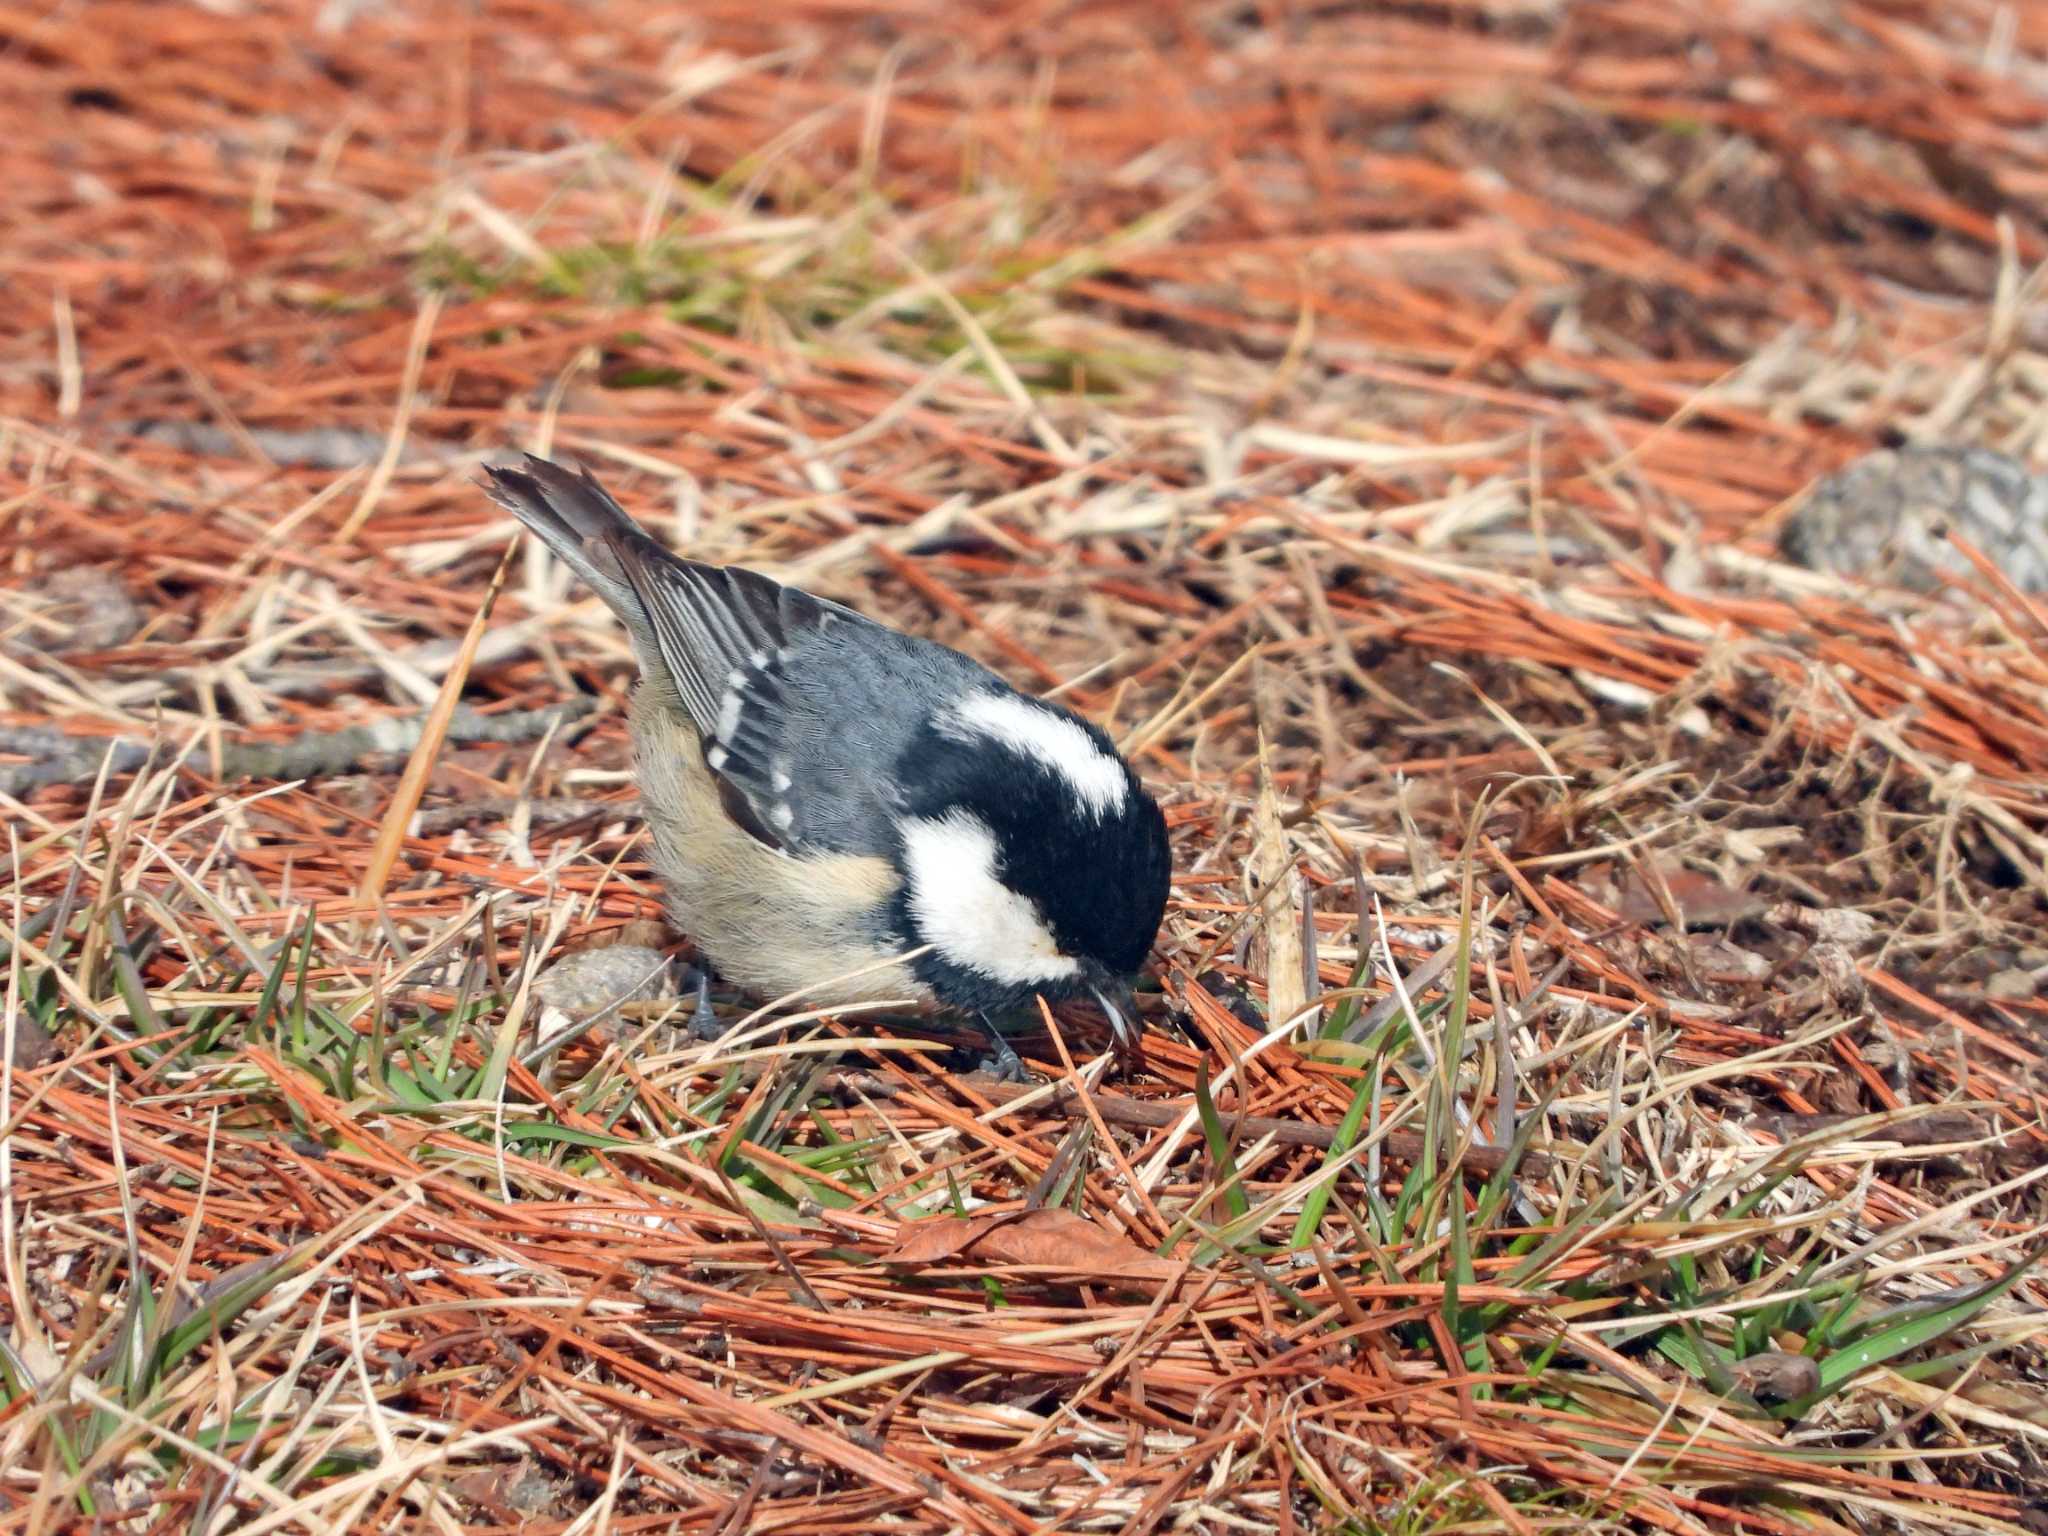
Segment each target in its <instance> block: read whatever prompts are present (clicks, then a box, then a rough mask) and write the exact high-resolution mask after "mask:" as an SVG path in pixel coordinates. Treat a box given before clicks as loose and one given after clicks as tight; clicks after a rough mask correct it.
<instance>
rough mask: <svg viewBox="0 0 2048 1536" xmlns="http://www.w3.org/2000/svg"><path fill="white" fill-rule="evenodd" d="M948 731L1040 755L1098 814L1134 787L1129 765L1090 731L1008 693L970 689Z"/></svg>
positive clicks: (1114, 805) (1115, 804) (944, 725)
mask: <svg viewBox="0 0 2048 1536" xmlns="http://www.w3.org/2000/svg"><path fill="white" fill-rule="evenodd" d="M948 726H950V727H952V729H951V730H950V732H949V734H952V735H955V736H959V737H963V738H964V737H966V736H969V735H974V736H980V737H982V738H983V739H985V740H988V741H994V742H1000V743H1001V744H1002V745H1003V746H1006V747H1008V748H1009V749H1010V750H1011V751H1013V752H1017V753H1021V754H1022V755H1023V756H1025V757H1031V758H1036V759H1037V760H1038V761H1039V762H1041V763H1044V764H1045V765H1046V767H1048V768H1050V769H1051V770H1052V771H1053V772H1054V773H1056V774H1058V775H1059V776H1060V777H1061V778H1063V779H1065V780H1066V781H1067V784H1068V786H1069V787H1070V788H1072V790H1073V791H1074V793H1075V794H1076V795H1078V796H1079V797H1080V799H1081V803H1082V804H1083V805H1085V806H1087V807H1088V809H1089V810H1091V811H1093V812H1094V813H1095V815H1096V816H1097V817H1102V816H1106V815H1108V814H1109V813H1110V812H1111V811H1113V810H1115V809H1116V808H1117V807H1118V806H1120V805H1122V804H1123V803H1124V797H1125V796H1126V795H1128V794H1129V793H1130V787H1129V785H1128V784H1127V783H1126V782H1125V779H1124V766H1123V764H1122V763H1120V762H1118V761H1117V760H1116V759H1115V758H1114V757H1111V756H1110V755H1108V754H1107V753H1105V752H1104V751H1103V750H1102V748H1101V747H1099V746H1097V745H1096V744H1095V742H1094V740H1093V739H1092V738H1091V737H1090V736H1089V735H1088V733H1087V732H1086V731H1084V730H1082V729H1081V727H1080V726H1078V725H1076V724H1074V722H1073V721H1071V720H1069V719H1067V718H1066V717H1065V716H1064V715H1057V714H1054V713H1053V712H1052V711H1051V710H1049V709H1045V708H1042V707H1041V706H1039V705H1037V704H1033V703H1032V702H1031V701H1030V700H1029V699H1021V698H1016V697H1013V696H1012V695H1009V694H1003V693H974V694H969V695H968V696H967V697H966V698H964V699H962V700H961V701H960V703H959V704H958V705H957V706H955V707H954V709H953V712H952V718H951V720H950V721H947V722H942V725H941V729H946V728H947V727H948Z"/></svg>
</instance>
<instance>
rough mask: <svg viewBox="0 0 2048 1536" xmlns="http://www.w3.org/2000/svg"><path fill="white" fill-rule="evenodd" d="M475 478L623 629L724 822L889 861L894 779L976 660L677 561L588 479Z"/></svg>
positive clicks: (548, 470) (794, 848)
mask: <svg viewBox="0 0 2048 1536" xmlns="http://www.w3.org/2000/svg"><path fill="white" fill-rule="evenodd" d="M487 474H488V476H489V480H488V484H487V489H489V490H490V492H491V494H492V496H493V497H495V498H496V499H497V500H498V501H499V502H500V504H501V505H503V506H505V507H507V508H508V509H510V510H511V511H512V512H513V513H514V514H515V515H516V516H518V517H519V519H520V520H521V521H522V522H524V523H525V524H526V525H527V526H528V527H529V528H531V529H532V530H533V531H534V532H535V533H536V534H538V535H539V536H540V537H541V538H542V539H543V540H545V541H546V543H547V544H548V547H549V548H551V549H553V550H554V551H555V552H556V553H557V554H558V555H560V556H561V557H562V558H563V559H565V560H567V561H568V562H569V563H570V565H571V566H573V567H574V568H575V570H576V571H577V573H578V574H579V575H581V576H582V577H583V579H584V580H585V581H586V582H588V583H589V584H590V585H591V587H592V588H593V589H594V590H596V591H597V592H598V593H599V595H601V596H602V597H603V598H604V600H605V602H606V603H607V604H608V605H609V606H610V607H611V609H612V611H613V612H615V613H616V614H618V616H619V617H620V619H621V620H622V621H624V623H625V624H626V626H627V628H629V629H630V630H631V631H632V632H633V641H634V647H635V649H636V650H637V651H638V653H639V655H640V665H641V670H642V671H643V672H644V673H645V674H646V675H647V676H648V677H649V678H651V679H654V680H656V681H657V682H660V683H665V684H666V685H667V687H668V689H669V691H671V692H672V693H673V694H674V697H675V701H676V703H677V704H679V705H680V706H681V708H682V710H683V712H684V713H685V714H686V715H688V716H689V718H690V722H691V724H692V725H694V726H695V727H696V728H697V734H698V736H699V738H700V739H701V740H702V742H703V745H704V757H705V761H706V763H707V764H708V765H709V766H710V768H711V771H712V773H713V774H714V775H715V776H716V777H717V778H718V780H719V782H720V785H721V788H722V791H724V800H725V805H726V809H727V811H728V812H729V813H730V814H731V815H732V817H733V819H734V820H735V821H737V822H739V823H740V825H742V826H744V827H746V828H747V829H748V830H749V831H750V832H752V833H753V834H754V835H755V836H756V837H758V838H760V839H761V840H762V841H763V842H766V843H769V844H771V845H773V846H776V847H779V848H783V849H786V850H788V851H790V852H802V851H805V850H807V849H818V850H829V851H832V852H839V853H876V854H879V853H885V852H887V851H888V848H889V846H890V843H889V840H890V836H891V833H892V828H893V817H892V815H891V814H890V813H891V812H892V811H893V809H894V808H895V802H896V799H897V795H896V786H895V784H894V782H893V779H892V777H891V775H892V774H893V773H894V771H895V769H896V765H897V763H898V762H899V760H900V759H901V758H902V756H903V753H904V750H905V749H906V748H907V747H908V745H909V743H910V741H911V739H912V737H913V736H914V735H915V733H916V731H917V730H918V729H919V727H920V726H921V725H922V724H923V722H924V720H925V718H926V715H927V714H928V713H929V706H930V704H931V702H932V701H933V700H934V699H937V698H942V697H948V696H951V695H952V694H956V693H958V692H959V691H960V690H961V689H963V688H965V687H968V686H972V685H974V684H976V683H977V682H979V683H981V684H984V685H989V684H993V679H992V678H991V677H989V675H988V674H987V673H986V672H985V671H984V670H983V669H982V668H981V667H980V666H978V665H977V664H976V663H974V662H972V661H970V660H969V659H968V658H966V657H965V656H962V655H960V654H959V653H958V652H957V651H950V650H948V649H946V648H945V647H944V646H940V645H936V644H934V643H932V642H931V641H929V640H920V639H916V638H914V637H912V636H909V635H904V634H899V633H898V632H897V631H895V630H893V629H888V628H886V627H884V626H883V625H880V624H877V623H875V622H874V621H873V620H871V619H868V618H865V617H863V616H862V615H860V614H858V613H855V612H854V611H853V610H852V609H850V608H843V607H841V606H840V605H839V604H837V603H831V602H826V601H825V600H823V599H822V598H816V597H813V596H811V595H810V594H809V593H807V592H800V591H798V590H796V589H795V588H794V587H785V586H783V585H782V584H781V583H779V582H776V581H771V580H770V579H769V578H767V577H766V576H761V575H757V574H756V573H754V572H753V571H746V570H740V569H738V568H737V567H733V566H714V565H703V564H700V563H698V562H697V561H694V560H684V559H681V558H679V557H677V556H675V555H673V554H671V553H669V551H668V550H667V549H665V548H663V547H662V546H661V545H660V544H658V543H657V542H655V540H653V539H652V538H650V537H648V535H647V534H646V533H645V532H644V531H643V530H642V529H641V528H640V526H639V525H638V524H637V523H635V522H634V521H633V520H632V518H631V517H630V516H628V515H627V513H626V512H625V510H624V509H623V508H622V507H620V506H619V504H618V503H617V502H616V501H614V500H613V499H612V498H611V496H610V495H609V494H607V493H606V492H605V490H604V488H603V487H602V486H600V485H599V484H598V483H597V481H596V480H595V479H594V478H592V477H591V475H590V474H589V472H588V471H584V472H582V473H580V474H578V473H572V472H571V471H569V470H567V469H565V468H563V467H561V466H560V465H556V464H550V463H547V462H546V461H544V460H539V459H534V458H531V457H529V458H528V459H527V460H526V462H525V465H524V467H523V468H520V469H508V468H493V469H490V470H488V471H487ZM997 686H999V685H997Z"/></svg>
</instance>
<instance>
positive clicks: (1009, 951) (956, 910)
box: [903, 811, 1081, 986]
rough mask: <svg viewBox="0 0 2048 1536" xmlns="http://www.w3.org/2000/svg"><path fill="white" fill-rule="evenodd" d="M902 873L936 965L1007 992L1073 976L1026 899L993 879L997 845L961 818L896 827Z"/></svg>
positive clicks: (1072, 965)
mask: <svg viewBox="0 0 2048 1536" xmlns="http://www.w3.org/2000/svg"><path fill="white" fill-rule="evenodd" d="M903 854H904V866H905V868H904V873H905V874H906V875H907V876H908V877H909V888H910V889H909V900H910V910H911V915H912V916H913V917H915V918H916V919H917V926H918V932H919V934H920V935H921V936H922V938H923V939H924V941H925V942H926V943H928V944H930V945H931V946H932V947H933V948H934V949H936V950H937V951H938V953H939V956H940V958H942V959H944V960H946V961H948V962H950V963H951V964H953V965H957V966H959V967H961V968H962V969H963V970H969V971H975V972H978V973H980V974H981V975H983V976H987V977H989V978H990V979H992V980H994V981H999V982H1003V983H1005V984H1006V985H1010V986H1033V985H1036V984H1038V983H1041V982H1048V981H1057V980H1060V979H1062V978H1065V977H1070V976H1075V975H1078V974H1079V973H1080V970H1081V965H1080V962H1079V961H1077V960H1073V959H1070V958H1069V957H1067V956H1066V955H1063V954H1061V953H1060V950H1059V945H1058V943H1057V942H1056V941H1055V940H1054V939H1053V936H1052V934H1051V933H1050V932H1049V931H1047V929H1046V926H1045V921H1044V919H1043V918H1041V917H1040V916H1039V914H1038V909H1037V908H1036V907H1035V906H1034V905H1033V904H1032V902H1031V901H1030V899H1029V898H1028V897H1024V896H1020V895H1019V894H1018V893H1017V892H1015V891H1013V890H1011V889H1010V888H1009V887H1008V886H1006V885H1004V884H1003V882H1002V881H1001V880H1000V879H999V878H998V877H997V875H996V863H997V854H996V838H995V833H993V832H991V831H990V830H989V828H988V826H987V824H986V823H984V822H982V821H981V820H980V819H979V818H977V817H974V816H970V815H969V814H967V813H966V812H965V811H950V812H948V813H947V814H946V815H944V816H940V817H920V818H917V819H915V820H912V821H908V822H905V823H904V826H903Z"/></svg>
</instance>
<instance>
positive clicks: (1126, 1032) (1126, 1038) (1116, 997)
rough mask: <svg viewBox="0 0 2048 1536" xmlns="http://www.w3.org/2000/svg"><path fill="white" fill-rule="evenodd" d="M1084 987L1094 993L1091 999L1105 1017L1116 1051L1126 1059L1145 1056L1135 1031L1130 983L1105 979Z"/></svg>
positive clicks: (1141, 1039)
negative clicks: (1099, 982) (1100, 982)
mask: <svg viewBox="0 0 2048 1536" xmlns="http://www.w3.org/2000/svg"><path fill="white" fill-rule="evenodd" d="M1088 990H1089V991H1090V992H1093V993H1094V994H1095V1001H1096V1002H1097V1003H1098V1004H1100V1005H1101V1008H1102V1016H1103V1017H1104V1018H1105V1019H1107V1020H1108V1021H1109V1033H1110V1037H1111V1039H1112V1040H1113V1041H1114V1043H1115V1046H1116V1053H1117V1055H1118V1056H1120V1057H1124V1058H1125V1059H1127V1060H1130V1061H1137V1062H1142V1061H1143V1060H1144V1059H1145V1045H1144V1040H1143V1038H1142V1037H1141V1036H1140V1034H1139V1032H1138V1022H1137V1019H1138V1006H1137V999H1136V998H1135V997H1133V996H1132V993H1131V986H1130V983H1129V982H1127V981H1121V980H1108V981H1105V982H1104V983H1103V984H1102V985H1101V986H1095V985H1092V984H1091V985H1090V986H1089V988H1088Z"/></svg>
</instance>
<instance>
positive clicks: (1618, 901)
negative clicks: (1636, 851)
mask: <svg viewBox="0 0 2048 1536" xmlns="http://www.w3.org/2000/svg"><path fill="white" fill-rule="evenodd" d="M1652 863H1653V866H1654V867H1653V868H1652V869H1651V870H1650V871H1649V872H1648V873H1647V874H1646V873H1645V872H1644V871H1643V870H1640V869H1635V868H1630V869H1625V870H1623V871H1622V872H1621V874H1620V877H1619V879H1618V880H1616V882H1615V893H1614V897H1613V900H1612V902H1611V905H1612V907H1613V909H1614V911H1615V912H1616V913H1617V914H1618V915H1619V916H1620V917H1621V919H1622V921H1624V922H1629V923H1641V924H1643V925H1644V926H1646V927H1653V928H1654V927H1656V926H1657V925H1659V924H1661V923H1664V922H1667V921H1668V920H1669V919H1668V917H1667V915H1666V913H1665V910H1664V903H1663V901H1662V899H1661V896H1660V893H1659V891H1658V889H1657V885H1658V884H1659V883H1661V884H1662V886H1663V887H1664V890H1666V891H1668V892H1669V893H1670V896H1671V900H1672V903H1673V905H1675V906H1676V907H1677V908H1678V915H1679V916H1680V917H1681V918H1682V919H1683V920H1684V924H1685V926H1686V927H1687V928H1726V927H1728V926H1730V925H1731V924H1733V923H1736V922H1739V921H1741V920H1742V919H1743V918H1745V917H1755V916H1757V915H1758V914H1760V913H1761V912H1763V911H1764V910H1765V909H1766V908H1767V907H1768V906H1769V905H1770V903H1769V902H1767V901H1766V900H1765V899H1764V898H1763V897H1762V896H1760V895H1757V894H1756V893H1755V892H1753V891H1745V890H1740V889H1738V888H1737V887H1735V886H1732V885H1728V884H1726V883H1725V882H1723V881H1720V880H1716V879H1715V878H1714V877H1713V876H1712V875H1703V874H1700V873H1699V872H1698V871H1697V870H1692V869H1688V868H1687V867H1686V866H1685V865H1683V864H1680V863H1678V862H1677V861H1676V860H1672V859H1657V860H1654V861H1652Z"/></svg>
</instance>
